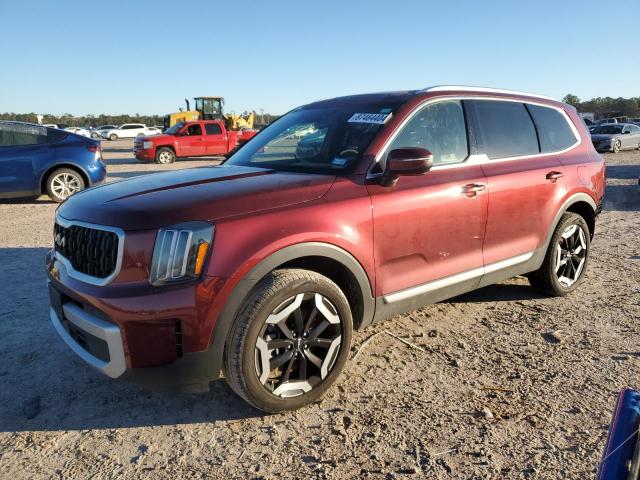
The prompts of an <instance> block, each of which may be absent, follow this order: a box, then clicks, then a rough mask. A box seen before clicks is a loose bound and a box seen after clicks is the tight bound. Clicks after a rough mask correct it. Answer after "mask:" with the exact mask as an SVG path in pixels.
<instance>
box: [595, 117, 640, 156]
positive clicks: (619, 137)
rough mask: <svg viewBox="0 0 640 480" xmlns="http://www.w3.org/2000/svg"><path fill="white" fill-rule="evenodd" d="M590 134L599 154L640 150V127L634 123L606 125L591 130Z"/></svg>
mask: <svg viewBox="0 0 640 480" xmlns="http://www.w3.org/2000/svg"><path fill="white" fill-rule="evenodd" d="M589 133H591V141H592V142H593V146H594V147H595V149H596V150H597V151H598V152H613V153H618V152H619V151H620V150H634V149H638V150H640V127H639V126H638V125H634V124H633V123H605V124H603V125H598V126H596V127H595V128H593V129H591V130H590V132H589Z"/></svg>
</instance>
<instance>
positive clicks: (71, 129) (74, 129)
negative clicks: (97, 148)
mask: <svg viewBox="0 0 640 480" xmlns="http://www.w3.org/2000/svg"><path fill="white" fill-rule="evenodd" d="M65 131H67V132H71V133H75V134H76V135H82V136H83V137H91V133H90V132H89V130H87V129H86V128H81V127H67V128H65Z"/></svg>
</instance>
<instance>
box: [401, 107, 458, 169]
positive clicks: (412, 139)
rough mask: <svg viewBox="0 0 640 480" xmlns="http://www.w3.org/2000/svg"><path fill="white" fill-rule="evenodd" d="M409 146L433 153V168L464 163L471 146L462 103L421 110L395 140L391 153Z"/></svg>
mask: <svg viewBox="0 0 640 480" xmlns="http://www.w3.org/2000/svg"><path fill="white" fill-rule="evenodd" d="M406 147H419V148H426V149H427V150H429V151H430V152H431V153H432V154H433V165H446V164H448V163H457V162H462V161H463V160H465V159H466V158H467V157H468V155H469V145H468V141H467V128H466V123H465V115H464V110H463V108H462V103H461V102H460V101H459V100H447V101H442V102H436V103H432V104H429V105H427V106H426V107H424V108H423V109H422V110H420V111H419V112H418V113H417V114H416V115H415V116H414V117H413V118H412V119H411V120H409V122H408V123H407V124H406V125H405V126H404V128H403V129H402V131H401V132H400V134H399V135H398V136H397V137H396V138H395V139H394V140H393V142H392V143H391V146H390V147H389V151H391V150H393V149H394V148H406Z"/></svg>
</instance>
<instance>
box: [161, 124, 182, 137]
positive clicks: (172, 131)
mask: <svg viewBox="0 0 640 480" xmlns="http://www.w3.org/2000/svg"><path fill="white" fill-rule="evenodd" d="M182 127H184V122H180V123H176V124H175V125H174V126H173V127H171V128H167V129H166V130H165V131H164V133H166V134H167V135H175V134H176V133H178V132H179V131H180V129H181V128H182Z"/></svg>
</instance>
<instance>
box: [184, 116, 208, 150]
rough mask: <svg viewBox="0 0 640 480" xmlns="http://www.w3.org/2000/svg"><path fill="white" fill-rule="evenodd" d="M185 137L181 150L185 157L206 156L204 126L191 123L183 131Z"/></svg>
mask: <svg viewBox="0 0 640 480" xmlns="http://www.w3.org/2000/svg"><path fill="white" fill-rule="evenodd" d="M183 132H184V135H183V136H182V137H181V138H180V147H181V148H180V150H181V152H182V155H183V156H185V157H197V156H199V155H206V153H207V147H206V144H205V141H204V136H203V135H202V125H201V124H200V123H191V124H189V125H187V127H186V128H185V129H184V130H183Z"/></svg>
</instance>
